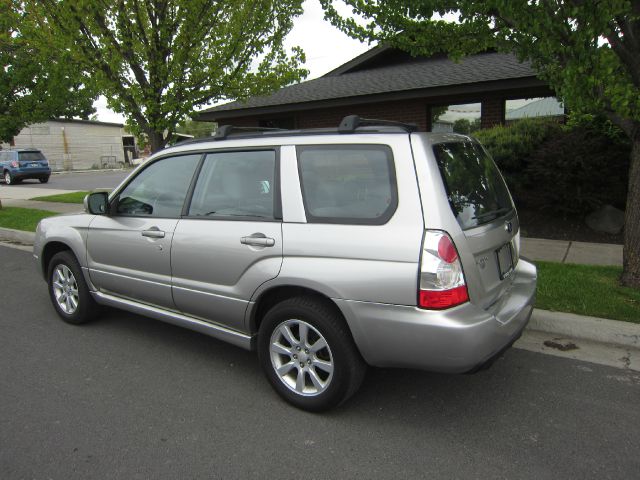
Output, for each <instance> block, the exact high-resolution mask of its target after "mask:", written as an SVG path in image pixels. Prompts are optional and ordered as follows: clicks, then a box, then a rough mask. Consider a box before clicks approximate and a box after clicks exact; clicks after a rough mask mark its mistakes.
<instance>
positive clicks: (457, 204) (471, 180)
mask: <svg viewBox="0 0 640 480" xmlns="http://www.w3.org/2000/svg"><path fill="white" fill-rule="evenodd" d="M433 152H434V153H435V156H436V160H437V162H438V167H439V168H440V174H441V175H442V179H443V181H444V186H445V188H446V190H447V195H448V197H449V204H450V205H451V209H452V210H453V213H454V215H455V216H456V219H457V220H458V223H459V224H460V227H462V229H463V230H466V229H469V228H473V227H476V226H478V225H482V224H484V223H489V222H491V221H493V220H495V219H496V218H499V217H501V216H503V215H506V214H507V213H509V212H511V211H512V210H513V204H512V202H511V197H510V196H509V190H508V189H507V185H506V184H505V183H504V180H503V178H502V175H500V172H499V171H498V167H497V166H496V164H495V163H494V162H493V160H492V159H491V157H490V156H489V155H488V154H487V152H486V151H485V150H484V149H483V148H482V147H481V146H480V145H479V144H478V143H475V142H449V143H441V144H437V145H434V147H433Z"/></svg>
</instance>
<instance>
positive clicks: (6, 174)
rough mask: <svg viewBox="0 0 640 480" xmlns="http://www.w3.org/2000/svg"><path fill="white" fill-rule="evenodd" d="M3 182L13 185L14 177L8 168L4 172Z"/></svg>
mask: <svg viewBox="0 0 640 480" xmlns="http://www.w3.org/2000/svg"><path fill="white" fill-rule="evenodd" d="M4 183H5V185H14V184H15V183H16V180H15V178H13V175H11V172H10V171H8V170H7V171H6V172H4Z"/></svg>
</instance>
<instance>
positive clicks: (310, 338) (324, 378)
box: [269, 319, 334, 397]
mask: <svg viewBox="0 0 640 480" xmlns="http://www.w3.org/2000/svg"><path fill="white" fill-rule="evenodd" d="M269 351H270V356H271V365H272V367H273V369H274V370H275V372H276V374H277V376H278V378H279V379H280V381H282V383H283V384H284V385H285V386H286V387H287V388H288V389H289V390H291V391H293V392H295V393H296V394H298V395H303V396H307V397H309V396H316V395H319V394H321V393H322V392H324V391H325V390H326V389H327V388H328V387H329V385H330V384H331V380H332V378H333V370H334V361H333V354H332V353H331V349H330V348H329V344H328V343H327V341H326V339H325V338H324V336H323V335H322V334H321V333H320V332H319V331H318V329H316V328H315V327H314V326H313V325H311V324H309V323H307V322H305V321H303V320H297V319H291V320H286V321H284V322H282V323H281V324H280V325H278V326H277V327H276V328H275V329H274V330H273V333H272V334H271V339H270V342H269Z"/></svg>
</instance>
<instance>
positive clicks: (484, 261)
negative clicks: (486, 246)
mask: <svg viewBox="0 0 640 480" xmlns="http://www.w3.org/2000/svg"><path fill="white" fill-rule="evenodd" d="M488 261H489V257H487V256H484V257H480V258H479V259H478V260H477V262H476V263H477V264H478V265H479V266H480V268H484V267H486V266H487V262H488Z"/></svg>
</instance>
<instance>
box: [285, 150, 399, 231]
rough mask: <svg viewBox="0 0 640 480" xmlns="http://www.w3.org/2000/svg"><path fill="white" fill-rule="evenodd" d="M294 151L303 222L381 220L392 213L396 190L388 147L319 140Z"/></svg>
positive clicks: (366, 222) (378, 222)
mask: <svg viewBox="0 0 640 480" xmlns="http://www.w3.org/2000/svg"><path fill="white" fill-rule="evenodd" d="M297 152H298V169H299V172H300V184H301V186H302V195H303V199H304V206H305V211H306V215H307V221H308V222H311V223H342V224H358V225H381V224H384V223H386V222H387V221H388V220H389V219H390V218H391V217H392V216H393V213H394V212H395V210H396V207H397V204H398V192H397V187H396V177H395V169H394V164H393V155H392V152H391V149H390V148H389V147H387V146H383V145H322V146H304V147H298V149H297Z"/></svg>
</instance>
